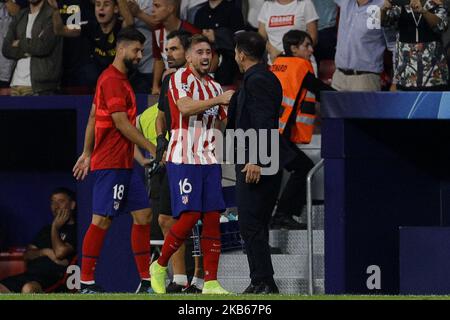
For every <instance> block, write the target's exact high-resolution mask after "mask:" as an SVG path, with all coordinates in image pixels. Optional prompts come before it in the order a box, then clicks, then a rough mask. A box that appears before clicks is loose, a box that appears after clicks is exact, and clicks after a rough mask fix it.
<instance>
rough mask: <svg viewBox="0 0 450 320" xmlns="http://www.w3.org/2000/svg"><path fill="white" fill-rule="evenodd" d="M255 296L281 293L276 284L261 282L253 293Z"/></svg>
mask: <svg viewBox="0 0 450 320" xmlns="http://www.w3.org/2000/svg"><path fill="white" fill-rule="evenodd" d="M253 293H254V294H277V293H280V291H279V290H278V287H277V285H276V284H275V283H273V284H269V283H266V282H261V283H260V284H259V285H258V286H257V287H256V288H255V290H254V291H253Z"/></svg>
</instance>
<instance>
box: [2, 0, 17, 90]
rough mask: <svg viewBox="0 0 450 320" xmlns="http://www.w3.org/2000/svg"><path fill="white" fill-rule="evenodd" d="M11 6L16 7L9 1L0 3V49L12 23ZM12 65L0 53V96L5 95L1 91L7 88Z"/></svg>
mask: <svg viewBox="0 0 450 320" xmlns="http://www.w3.org/2000/svg"><path fill="white" fill-rule="evenodd" d="M12 6H16V4H15V3H13V2H12V1H11V0H8V1H7V2H0V48H1V47H2V45H3V39H4V38H5V36H6V32H7V31H8V27H9V24H10V23H11V21H12V16H13V15H14V14H15V13H16V12H12V10H11V9H12ZM13 65H14V61H13V60H9V59H6V58H5V57H4V56H3V54H2V53H1V52H0V95H5V93H4V91H3V90H4V89H5V88H9V81H10V79H11V74H12V70H13Z"/></svg>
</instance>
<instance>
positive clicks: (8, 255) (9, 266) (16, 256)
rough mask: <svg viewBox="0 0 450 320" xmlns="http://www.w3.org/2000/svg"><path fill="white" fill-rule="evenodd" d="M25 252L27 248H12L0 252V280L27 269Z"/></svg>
mask: <svg viewBox="0 0 450 320" xmlns="http://www.w3.org/2000/svg"><path fill="white" fill-rule="evenodd" d="M24 252H25V248H10V249H9V250H8V251H6V252H0V280H1V279H4V278H7V277H10V276H14V275H16V274H20V273H23V272H24V271H25V261H24V259H23V254H24Z"/></svg>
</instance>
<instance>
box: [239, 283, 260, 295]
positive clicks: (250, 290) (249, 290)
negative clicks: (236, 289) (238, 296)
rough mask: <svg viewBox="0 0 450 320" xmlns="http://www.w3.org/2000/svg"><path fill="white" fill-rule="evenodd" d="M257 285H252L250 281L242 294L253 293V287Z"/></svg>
mask: <svg viewBox="0 0 450 320" xmlns="http://www.w3.org/2000/svg"><path fill="white" fill-rule="evenodd" d="M257 286H258V285H254V284H253V283H250V284H249V286H248V287H247V289H245V290H244V292H242V293H243V294H252V293H255V289H256V287H257Z"/></svg>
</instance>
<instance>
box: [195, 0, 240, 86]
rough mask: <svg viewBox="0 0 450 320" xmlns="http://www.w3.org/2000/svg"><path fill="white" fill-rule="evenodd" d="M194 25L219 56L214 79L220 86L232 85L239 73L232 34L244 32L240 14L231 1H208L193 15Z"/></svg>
mask: <svg viewBox="0 0 450 320" xmlns="http://www.w3.org/2000/svg"><path fill="white" fill-rule="evenodd" d="M194 25H195V26H196V27H197V28H199V29H201V30H202V33H203V35H204V36H206V37H207V38H208V39H209V41H210V42H211V44H212V45H213V46H214V49H215V50H216V52H217V54H218V55H219V61H220V63H219V65H218V67H217V70H216V71H215V73H214V79H215V80H216V81H217V82H219V83H220V84H221V85H232V84H233V82H234V80H235V77H236V75H237V74H238V72H239V69H238V67H237V64H236V61H235V60H234V40H233V37H234V34H235V33H236V32H238V31H242V30H244V28H245V26H244V18H243V17H242V12H241V11H240V10H239V9H238V8H237V7H236V6H235V4H234V1H233V0H209V1H208V2H206V3H204V4H203V5H201V7H200V8H199V9H198V11H197V14H196V15H195V23H194Z"/></svg>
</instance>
